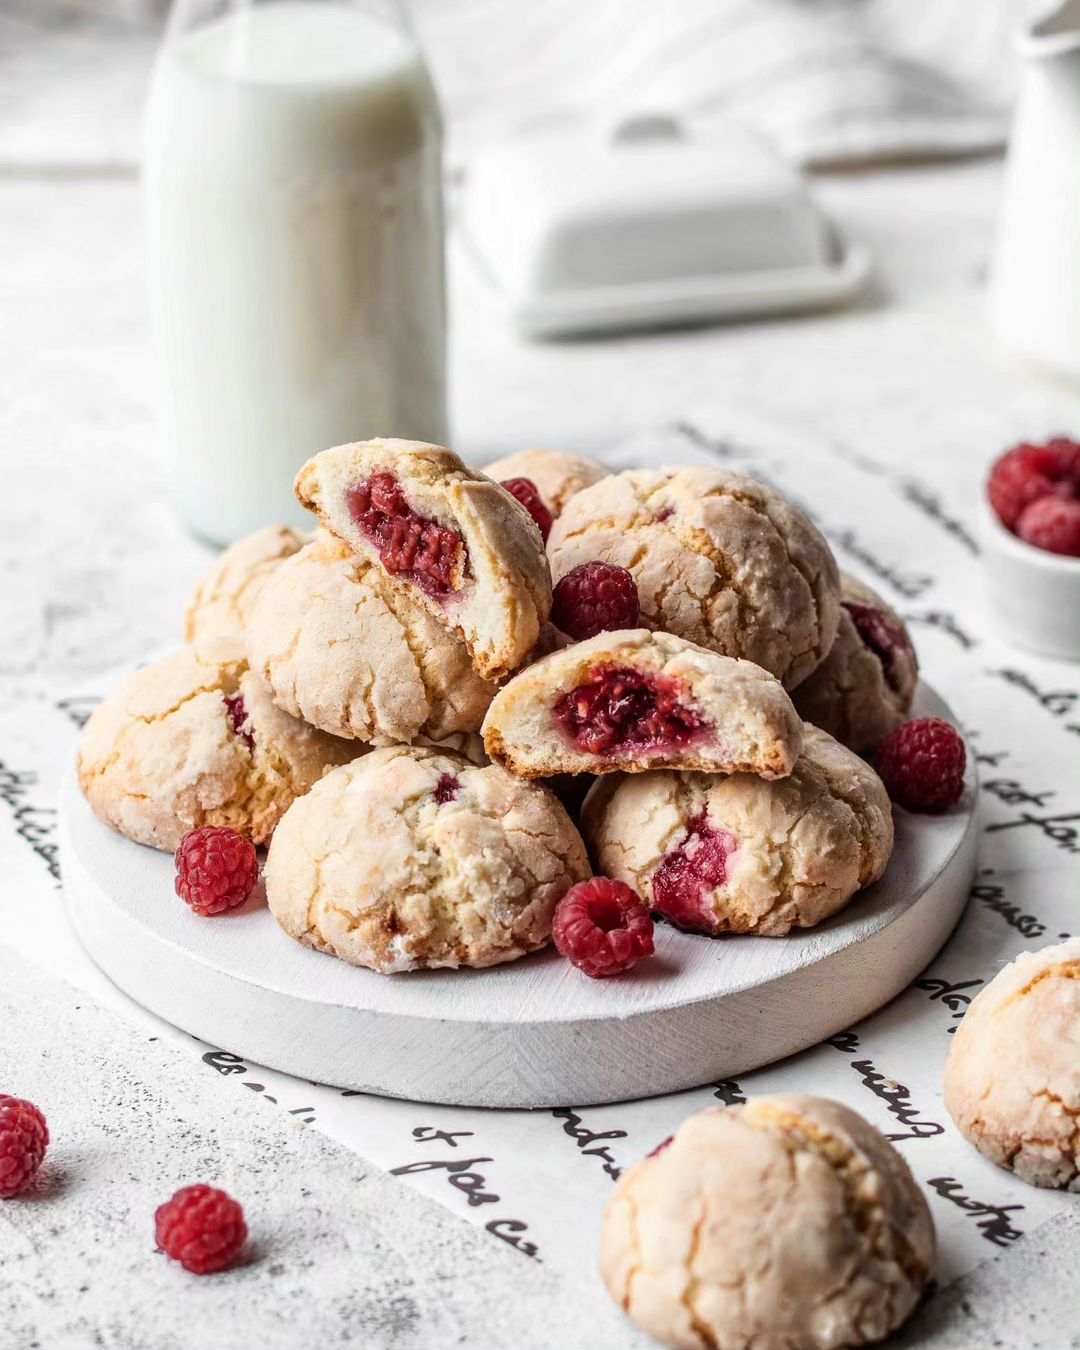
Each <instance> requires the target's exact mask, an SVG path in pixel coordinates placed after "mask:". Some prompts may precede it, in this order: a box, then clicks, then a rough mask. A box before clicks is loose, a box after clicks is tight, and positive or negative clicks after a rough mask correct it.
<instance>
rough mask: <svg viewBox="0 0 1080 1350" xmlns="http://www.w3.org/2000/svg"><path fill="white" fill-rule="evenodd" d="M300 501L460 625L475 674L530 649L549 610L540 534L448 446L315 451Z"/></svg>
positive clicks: (505, 664)
mask: <svg viewBox="0 0 1080 1350" xmlns="http://www.w3.org/2000/svg"><path fill="white" fill-rule="evenodd" d="M296 495H297V497H298V498H299V500H300V503H301V505H302V506H305V507H307V509H308V510H309V511H314V512H316V513H317V514H318V516H319V518H320V520H321V521H322V523H323V524H324V525H325V526H326V528H327V529H328V530H330V531H331V533H333V534H335V535H337V537H338V538H339V539H340V540H342V541H343V542H344V543H345V544H347V545H348V546H349V548H351V549H352V550H353V552H355V553H358V554H360V556H361V557H363V558H366V559H367V560H368V561H369V562H372V563H375V564H376V565H377V566H379V567H381V568H382V569H383V571H384V572H385V573H386V575H387V576H388V577H389V578H390V579H391V581H392V582H393V583H394V584H395V585H396V586H397V587H398V588H399V590H402V591H403V592H404V593H405V594H407V595H408V596H409V597H410V598H411V599H413V600H415V601H417V602H418V603H419V604H421V605H422V606H423V607H425V608H426V609H427V610H428V612H429V613H431V614H433V615H434V616H435V618H437V619H438V620H439V621H440V622H442V623H444V624H447V625H448V626H450V627H451V628H454V629H456V630H457V631H458V632H460V634H461V636H462V637H463V638H464V641H465V645H466V647H468V649H469V653H470V655H471V657H472V661H473V665H474V666H475V667H476V670H477V672H478V674H480V675H482V676H484V677H485V678H486V679H497V678H500V677H501V676H503V675H508V674H509V673H510V672H511V671H512V670H515V669H516V668H517V667H518V666H519V665H521V663H522V662H523V661H524V660H525V658H526V657H527V656H528V654H529V652H530V650H531V649H532V647H533V646H534V644H535V643H536V640H537V638H538V637H539V636H540V630H541V627H542V625H543V624H544V622H545V621H546V620H547V617H548V614H549V613H550V611H551V575H550V573H549V571H548V563H547V557H546V555H545V553H544V542H543V540H542V539H541V538H540V531H539V530H538V529H537V527H536V525H535V524H534V522H533V519H532V517H531V516H530V515H529V513H528V511H527V510H526V509H525V507H524V506H522V505H521V504H520V503H519V502H517V501H515V499H514V498H513V497H512V496H511V495H510V493H509V492H507V491H506V490H505V489H503V488H501V487H500V486H499V485H498V484H497V483H494V482H492V480H491V479H490V478H486V477H485V476H484V475H483V474H478V473H474V472H473V471H472V470H471V469H469V468H467V467H466V466H465V465H464V464H463V463H462V461H461V460H460V459H459V458H458V457H457V455H455V454H453V453H452V452H451V451H449V450H446V449H444V448H443V447H442V446H440V445H426V444H424V443H423V442H420V441H397V440H373V441H358V442H356V443H355V444H353V445H339V446H336V447H335V448H334V449H332V450H324V451H322V453H321V454H318V455H316V456H315V457H314V458H313V459H310V460H308V462H307V463H306V464H305V465H304V466H303V468H302V469H301V470H300V472H299V474H297V477H296Z"/></svg>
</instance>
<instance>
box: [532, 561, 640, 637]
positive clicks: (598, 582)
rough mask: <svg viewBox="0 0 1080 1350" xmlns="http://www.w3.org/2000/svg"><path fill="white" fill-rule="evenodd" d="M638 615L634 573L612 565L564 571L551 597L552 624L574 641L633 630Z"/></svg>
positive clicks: (593, 564)
mask: <svg viewBox="0 0 1080 1350" xmlns="http://www.w3.org/2000/svg"><path fill="white" fill-rule="evenodd" d="M640 612H641V603H640V601H639V599H638V588H637V582H636V581H635V580H634V577H633V574H632V573H630V572H628V571H627V570H626V568H625V567H616V566H615V564H614V563H606V562H587V563H581V564H580V565H579V566H577V567H575V568H573V569H572V571H569V572H567V574H566V576H564V577H563V579H562V580H561V581H560V582H559V584H558V585H557V586H556V587H555V590H554V591H553V593H552V597H551V622H552V623H553V624H554V625H555V627H556V628H558V629H560V630H561V631H562V632H564V633H565V634H566V635H567V636H568V637H572V638H573V639H574V640H575V641H576V642H582V641H583V640H584V639H585V638H591V637H595V636H596V635H597V633H610V632H614V631H615V630H616V629H618V628H633V627H634V625H635V624H636V623H637V621H638V615H639V614H640Z"/></svg>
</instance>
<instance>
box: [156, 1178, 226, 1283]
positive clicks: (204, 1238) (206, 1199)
mask: <svg viewBox="0 0 1080 1350" xmlns="http://www.w3.org/2000/svg"><path fill="white" fill-rule="evenodd" d="M154 1237H155V1239H156V1240H157V1245H158V1246H159V1247H160V1248H161V1250H162V1251H163V1252H164V1253H165V1255H166V1256H171V1257H172V1259H173V1260H174V1261H179V1262H180V1264H181V1265H182V1266H183V1267H184V1269H185V1270H190V1271H191V1273H192V1274H193V1275H212V1274H213V1273H214V1271H216V1270H224V1269H225V1267H226V1266H227V1265H229V1263H230V1262H231V1261H232V1259H233V1257H234V1256H235V1255H236V1253H237V1252H238V1251H239V1250H240V1248H241V1247H242V1246H243V1245H244V1242H245V1241H246V1240H247V1225H246V1224H245V1223H244V1211H243V1210H242V1209H241V1208H240V1206H239V1205H238V1204H237V1202H236V1201H235V1200H234V1199H233V1198H232V1196H231V1195H226V1194H225V1192H224V1191H217V1190H215V1189H214V1188H213V1186H202V1185H200V1186H185V1187H184V1188H183V1189H182V1190H179V1191H177V1192H176V1194H175V1195H174V1196H173V1198H172V1199H171V1200H166V1202H165V1203H164V1204H163V1205H159V1206H158V1209H157V1211H156V1212H155V1214H154Z"/></svg>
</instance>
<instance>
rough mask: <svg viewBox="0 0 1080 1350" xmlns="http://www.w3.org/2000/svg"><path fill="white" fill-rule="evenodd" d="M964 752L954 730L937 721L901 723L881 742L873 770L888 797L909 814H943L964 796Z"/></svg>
mask: <svg viewBox="0 0 1080 1350" xmlns="http://www.w3.org/2000/svg"><path fill="white" fill-rule="evenodd" d="M966 763H967V752H966V751H965V749H964V740H963V737H962V736H961V735H960V733H959V732H958V731H957V730H956V728H955V727H952V726H950V725H949V723H948V722H943V721H942V720H941V718H940V717H916V718H913V719H912V720H911V721H910V722H902V723H901V724H900V726H898V727H897V728H896V729H895V730H894V731H890V732H889V734H888V736H886V737H885V739H884V740H883V741H882V742H881V745H880V746H879V747H878V751H877V754H876V755H875V757H874V767H875V768H876V769H877V771H878V774H879V776H880V778H881V781H882V782H883V783H884V784H885V788H886V790H887V791H888V794H889V796H890V797H891V798H892V800H893V801H894V802H896V803H897V804H898V805H899V806H904V807H906V808H907V809H908V810H909V811H945V810H948V808H949V807H950V806H955V805H956V803H957V802H958V801H959V800H960V798H961V796H962V795H963V792H964V767H965V765H966Z"/></svg>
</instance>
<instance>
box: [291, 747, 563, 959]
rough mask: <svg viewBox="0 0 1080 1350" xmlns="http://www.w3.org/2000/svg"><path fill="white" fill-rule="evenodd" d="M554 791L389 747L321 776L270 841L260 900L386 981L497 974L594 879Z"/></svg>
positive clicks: (314, 943) (322, 946)
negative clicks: (483, 970)
mask: <svg viewBox="0 0 1080 1350" xmlns="http://www.w3.org/2000/svg"><path fill="white" fill-rule="evenodd" d="M589 875H590V873H589V864H588V860H587V858H586V856H585V845H584V844H583V843H582V841H581V836H580V835H579V834H578V832H577V830H576V829H575V828H574V826H573V824H572V823H571V821H570V818H569V817H568V816H567V814H566V812H565V811H564V810H563V808H562V807H561V806H560V805H559V803H558V802H557V801H556V800H555V798H554V796H553V795H552V794H551V793H550V792H549V791H548V790H547V789H546V788H543V787H540V786H539V785H538V784H535V783H523V782H521V780H520V779H517V778H514V777H513V776H512V775H511V774H508V773H507V772H506V770H505V769H501V768H499V766H498V765H494V764H493V765H489V766H488V767H487V768H477V767H476V766H474V765H472V764H470V763H469V761H468V760H466V759H465V758H464V757H463V756H461V755H456V754H453V753H452V752H449V751H440V750H426V749H420V748H418V747H416V746H395V747H392V748H389V749H385V750H375V751H372V753H371V754H369V755H366V756H365V757H364V758H363V759H359V760H357V761H356V762H355V763H353V764H348V765H346V766H345V767H344V768H342V769H339V770H337V771H335V772H333V773H329V774H327V775H326V777H325V778H324V779H322V781H321V782H319V783H318V784H316V787H315V788H314V789H313V790H312V791H311V792H309V793H308V795H307V796H306V797H302V798H301V799H300V800H299V801H297V802H296V803H294V805H293V808H292V809H291V810H290V811H289V812H288V813H287V814H286V816H285V819H284V820H283V821H282V822H281V824H280V825H279V826H278V829H277V832H276V834H275V835H274V842H273V844H272V845H271V848H270V855H269V858H268V860H267V864H266V894H267V899H268V900H269V902H270V908H271V910H272V911H273V914H274V917H275V918H276V919H277V921H278V923H279V924H280V925H281V926H282V928H283V929H284V930H285V932H286V933H288V934H289V936H290V937H293V938H296V940H297V941H298V942H302V943H304V944H306V945H307V946H309V947H316V948H318V950H320V951H324V952H329V953H330V954H331V955H332V956H338V957H340V958H341V959H342V960H343V961H348V962H349V963H350V964H352V965H355V966H367V967H368V968H369V969H371V970H377V971H379V972H380V973H381V974H384V975H392V974H395V973H397V972H399V971H405V970H419V969H423V968H427V967H432V966H493V965H497V964H499V963H500V962H502V961H513V960H516V959H517V958H518V957H519V956H524V955H525V954H526V953H528V952H531V951H535V950H536V949H537V948H539V947H544V946H546V945H547V943H548V941H549V940H550V937H551V922H552V915H553V912H554V909H555V906H556V904H557V903H558V901H559V900H560V899H561V898H562V897H563V895H565V894H566V892H567V891H568V890H569V889H570V887H571V886H572V885H573V884H574V883H575V882H577V881H581V880H582V879H583V878H585V877H588V876H589Z"/></svg>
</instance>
